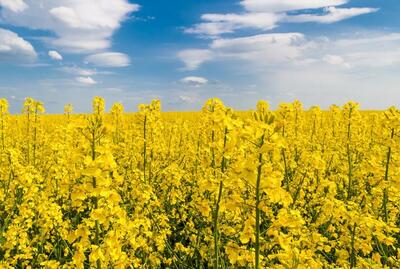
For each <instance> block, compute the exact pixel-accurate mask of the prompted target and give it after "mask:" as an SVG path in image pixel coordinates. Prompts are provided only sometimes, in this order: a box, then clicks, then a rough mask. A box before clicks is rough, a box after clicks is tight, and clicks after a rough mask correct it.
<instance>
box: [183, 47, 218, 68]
mask: <svg viewBox="0 0 400 269" xmlns="http://www.w3.org/2000/svg"><path fill="white" fill-rule="evenodd" d="M178 58H179V59H181V61H183V62H184V64H185V66H186V70H195V69H197V68H198V67H199V66H200V65H201V64H202V63H204V62H205V61H208V60H210V59H212V58H213V53H212V51H211V50H208V49H188V50H183V51H180V52H179V53H178Z"/></svg>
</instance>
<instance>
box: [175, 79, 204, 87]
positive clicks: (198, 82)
mask: <svg viewBox="0 0 400 269" xmlns="http://www.w3.org/2000/svg"><path fill="white" fill-rule="evenodd" d="M181 83H183V84H186V85H189V86H194V87H199V86H203V85H205V84H207V83H208V79H206V78H204V77H195V76H190V77H185V78H183V79H181Z"/></svg>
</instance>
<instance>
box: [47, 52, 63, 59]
mask: <svg viewBox="0 0 400 269" xmlns="http://www.w3.org/2000/svg"><path fill="white" fill-rule="evenodd" d="M48 55H49V57H50V58H51V59H53V60H56V61H62V59H63V57H62V56H61V54H60V53H58V52H57V51H55V50H50V51H49V53H48Z"/></svg>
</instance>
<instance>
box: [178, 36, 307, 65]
mask: <svg viewBox="0 0 400 269" xmlns="http://www.w3.org/2000/svg"><path fill="white" fill-rule="evenodd" d="M309 46H312V43H311V42H307V40H306V39H305V37H304V35H303V34H300V33H284V34H282V33H279V34H261V35H254V36H248V37H239V38H220V39H215V40H213V41H212V43H211V44H210V48H209V49H208V50H185V51H182V52H180V53H179V54H178V55H179V58H180V59H181V60H182V61H183V62H184V63H185V65H186V67H187V69H190V70H194V69H197V68H198V67H199V66H200V65H201V64H202V63H204V62H206V61H210V60H220V59H233V60H246V61H253V62H259V63H263V64H275V63H281V62H289V61H293V60H295V59H297V58H299V57H300V56H301V55H302V53H303V51H304V50H305V49H307V48H308V47H309ZM211 56H212V57H211Z"/></svg>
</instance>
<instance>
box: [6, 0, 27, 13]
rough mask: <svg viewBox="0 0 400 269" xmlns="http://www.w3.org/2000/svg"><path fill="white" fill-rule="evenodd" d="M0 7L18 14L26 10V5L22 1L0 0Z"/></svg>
mask: <svg viewBox="0 0 400 269" xmlns="http://www.w3.org/2000/svg"><path fill="white" fill-rule="evenodd" d="M0 7H4V8H6V9H8V10H10V11H12V12H15V13H18V12H22V11H24V10H25V9H27V8H28V5H27V4H26V3H25V2H24V1H23V0H0Z"/></svg>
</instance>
